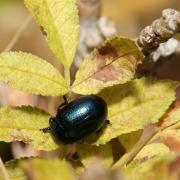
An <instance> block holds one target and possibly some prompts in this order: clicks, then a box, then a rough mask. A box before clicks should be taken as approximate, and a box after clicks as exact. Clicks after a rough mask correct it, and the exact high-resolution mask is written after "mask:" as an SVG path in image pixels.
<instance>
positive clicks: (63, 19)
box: [24, 0, 79, 67]
mask: <svg viewBox="0 0 180 180" xmlns="http://www.w3.org/2000/svg"><path fill="white" fill-rule="evenodd" d="M24 2H25V5H26V6H27V8H28V9H29V10H30V11H31V13H32V14H33V16H34V18H35V20H36V22H37V23H38V25H40V26H41V29H42V31H43V34H44V35H45V37H46V40H47V42H48V44H49V47H50V48H51V50H52V51H53V52H54V54H55V55H56V56H57V58H58V59H59V60H60V61H61V63H62V64H63V65H64V66H66V67H70V65H71V63H72V61H73V58H74V55H75V52H76V47H77V43H78V35H79V18H78V10H77V7H76V0H54V1H52V0H24Z"/></svg>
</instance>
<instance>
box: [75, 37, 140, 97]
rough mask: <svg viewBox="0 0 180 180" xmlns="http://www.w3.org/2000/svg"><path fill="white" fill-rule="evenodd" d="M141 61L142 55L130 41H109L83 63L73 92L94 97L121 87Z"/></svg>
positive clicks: (117, 38)
mask: <svg viewBox="0 0 180 180" xmlns="http://www.w3.org/2000/svg"><path fill="white" fill-rule="evenodd" d="M141 60H142V54H141V51H140V50H139V48H138V46H137V45H136V43H135V42H134V41H133V40H131V39H129V38H125V37H113V38H110V39H108V40H107V41H106V42H105V44H104V45H103V46H101V47H100V48H98V49H95V50H94V51H93V52H92V54H91V55H90V56H89V57H87V58H86V59H85V60H84V62H83V63H82V65H81V67H80V69H79V70H78V72H77V74H76V80H75V82H74V84H73V85H72V91H73V92H75V93H78V94H85V95H86V94H97V93H98V92H100V91H101V90H102V89H104V88H106V87H109V86H113V85H117V84H123V83H125V82H127V81H129V80H130V79H132V78H133V77H134V73H135V70H136V67H137V65H138V64H139V63H140V62H141Z"/></svg>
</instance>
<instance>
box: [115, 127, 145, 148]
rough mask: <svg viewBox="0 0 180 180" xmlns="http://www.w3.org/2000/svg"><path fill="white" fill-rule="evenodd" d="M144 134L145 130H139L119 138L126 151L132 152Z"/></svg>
mask: <svg viewBox="0 0 180 180" xmlns="http://www.w3.org/2000/svg"><path fill="white" fill-rule="evenodd" d="M142 133H143V130H138V131H134V132H131V133H129V134H123V135H121V136H119V138H118V139H119V141H120V143H121V144H122V146H123V147H124V148H125V149H126V151H129V150H131V148H132V147H133V146H134V145H135V144H136V143H137V142H138V140H139V139H140V137H141V135H142Z"/></svg>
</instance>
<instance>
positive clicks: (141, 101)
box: [87, 78, 179, 145]
mask: <svg viewBox="0 0 180 180" xmlns="http://www.w3.org/2000/svg"><path fill="white" fill-rule="evenodd" d="M178 85H179V83H177V82H174V81H170V80H157V79H153V78H141V79H136V80H133V81H131V82H129V83H127V84H124V85H119V86H115V87H111V88H108V89H105V90H104V91H103V92H102V93H100V94H99V95H100V96H101V97H103V98H104V99H105V101H106V102H107V104H108V119H109V120H110V122H111V125H108V126H106V127H105V128H104V130H103V131H102V134H100V135H97V134H93V135H92V136H91V137H89V138H88V139H87V141H88V142H91V143H93V144H96V145H99V144H105V143H106V142H108V141H110V140H111V139H113V138H115V137H118V136H120V135H122V134H127V133H131V132H133V131H137V130H140V129H143V128H144V126H145V125H147V124H149V123H156V122H158V121H159V119H160V118H161V116H162V115H163V114H164V113H165V111H166V110H167V109H168V107H169V106H170V105H171V103H172V102H173V101H174V99H175V89H176V88H177V86H178Z"/></svg>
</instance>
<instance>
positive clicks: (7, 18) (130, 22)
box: [0, 0, 180, 161]
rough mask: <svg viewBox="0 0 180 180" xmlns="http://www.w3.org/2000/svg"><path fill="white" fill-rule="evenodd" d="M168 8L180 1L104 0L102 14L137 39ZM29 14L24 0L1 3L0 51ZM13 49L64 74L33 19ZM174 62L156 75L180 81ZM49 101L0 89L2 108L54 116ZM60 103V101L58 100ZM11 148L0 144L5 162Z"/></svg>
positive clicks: (178, 7)
mask: <svg viewBox="0 0 180 180" xmlns="http://www.w3.org/2000/svg"><path fill="white" fill-rule="evenodd" d="M165 8H175V9H176V10H180V3H179V0H149V1H145V0H103V9H102V14H103V15H105V16H109V17H111V18H112V20H114V22H115V24H116V26H117V29H118V33H119V34H120V35H125V36H129V37H132V38H135V37H137V36H138V35H139V32H140V31H141V30H142V28H143V27H145V26H147V25H149V24H151V22H152V21H153V20H154V19H156V18H159V17H160V16H161V11H162V10H163V9H165ZM28 14H29V12H28V11H27V9H26V8H25V6H24V5H23V1H22V0H0V51H1V52H3V51H4V49H5V48H6V46H7V44H8V43H9V41H10V40H11V39H12V37H13V35H14V34H15V33H16V32H17V30H18V29H19V28H20V27H21V26H22V24H23V22H24V21H25V19H26V18H27V16H28ZM12 50H16V51H25V52H30V53H32V54H35V55H37V56H40V57H42V58H44V59H47V60H50V61H51V63H52V64H54V65H55V66H56V67H57V68H58V69H59V70H60V71H61V68H60V66H59V64H57V62H56V61H54V59H55V57H54V55H53V54H52V52H51V51H50V50H49V48H48V45H47V43H46V42H45V40H44V38H43V35H42V34H41V32H40V30H39V27H38V26H37V25H36V24H35V22H34V21H33V20H32V21H31V22H30V24H29V25H28V27H27V28H26V30H25V31H24V32H23V33H22V34H21V36H20V38H19V40H18V41H17V42H16V44H15V46H14V47H13V49H12ZM170 58H171V63H169V62H170V61H168V62H167V63H164V64H163V65H162V66H161V67H160V68H159V67H158V70H156V72H155V74H156V75H157V76H159V77H161V78H170V79H176V80H177V79H178V80H180V71H179V67H180V61H177V57H174V56H173V57H170ZM49 102H50V101H49V100H48V98H47V99H46V100H44V99H43V100H42V101H41V98H38V100H37V97H35V96H32V95H30V94H27V93H24V92H20V91H16V90H13V89H11V88H9V87H8V86H6V85H1V86H0V105H13V106H15V105H27V104H29V105H33V106H38V107H40V108H43V109H46V110H48V111H49V112H51V113H52V114H53V113H55V112H54V108H53V107H52V104H51V103H49ZM58 103H59V101H58ZM10 151H11V149H10V145H9V144H6V143H0V156H2V158H3V160H4V161H6V160H9V159H10V158H11V153H10Z"/></svg>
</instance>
